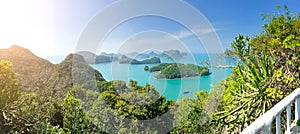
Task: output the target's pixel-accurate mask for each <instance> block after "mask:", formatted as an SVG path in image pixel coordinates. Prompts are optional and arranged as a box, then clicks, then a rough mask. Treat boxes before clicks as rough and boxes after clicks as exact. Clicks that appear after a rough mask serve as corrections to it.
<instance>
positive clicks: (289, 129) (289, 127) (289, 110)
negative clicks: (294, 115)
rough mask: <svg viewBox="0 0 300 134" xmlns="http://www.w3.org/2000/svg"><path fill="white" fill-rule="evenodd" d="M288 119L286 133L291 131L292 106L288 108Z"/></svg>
mask: <svg viewBox="0 0 300 134" xmlns="http://www.w3.org/2000/svg"><path fill="white" fill-rule="evenodd" d="M286 113H287V119H286V132H290V131H291V104H289V105H288V106H287V107H286Z"/></svg>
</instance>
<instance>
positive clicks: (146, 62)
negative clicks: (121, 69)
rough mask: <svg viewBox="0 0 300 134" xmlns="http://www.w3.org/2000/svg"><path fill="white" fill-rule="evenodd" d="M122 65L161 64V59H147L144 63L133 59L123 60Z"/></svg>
mask: <svg viewBox="0 0 300 134" xmlns="http://www.w3.org/2000/svg"><path fill="white" fill-rule="evenodd" d="M119 63H120V64H158V63H160V59H159V58H158V57H153V58H150V59H145V60H142V61H139V60H136V59H131V58H127V57H126V58H123V59H120V61H119Z"/></svg>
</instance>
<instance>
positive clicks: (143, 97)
mask: <svg viewBox="0 0 300 134" xmlns="http://www.w3.org/2000/svg"><path fill="white" fill-rule="evenodd" d="M110 84H111V85H110V86H109V88H108V89H107V90H106V91H104V92H103V93H102V95H101V96H102V98H103V99H104V100H105V102H106V103H107V104H108V106H109V107H110V108H112V109H113V111H114V112H113V113H114V116H117V117H120V118H118V119H119V120H116V118H115V119H112V120H110V121H112V122H115V124H117V125H116V127H117V128H124V129H121V130H119V132H123V131H124V132H130V133H132V132H134V131H137V132H142V133H145V132H148V133H153V132H158V133H159V132H162V131H164V130H165V129H167V128H170V127H171V125H172V121H173V118H172V116H170V117H169V118H167V119H166V120H159V119H158V118H156V117H159V116H161V115H163V114H165V113H167V112H168V111H169V109H170V108H171V107H172V106H173V104H174V102H173V101H166V98H165V97H163V96H161V95H160V94H159V92H158V91H156V90H155V89H154V87H153V86H151V85H149V84H147V85H146V86H144V87H143V86H138V84H137V82H136V81H133V80H131V81H130V82H129V84H128V87H127V86H126V84H125V82H123V81H113V82H111V83H110ZM105 111H106V110H105ZM106 114H107V113H106ZM102 119H103V117H102ZM128 119H129V120H130V122H127V123H126V120H127V121H128ZM149 119H154V120H156V124H155V125H157V126H153V124H136V126H130V125H129V126H128V124H132V125H133V124H135V122H136V121H138V120H149ZM125 128H127V129H125ZM128 128H131V129H128ZM159 128H162V129H159ZM114 132H115V130H114Z"/></svg>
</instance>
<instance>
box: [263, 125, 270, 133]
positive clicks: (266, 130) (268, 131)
mask: <svg viewBox="0 0 300 134" xmlns="http://www.w3.org/2000/svg"><path fill="white" fill-rule="evenodd" d="M270 133H271V124H269V125H268V126H265V127H264V128H263V129H262V134H270Z"/></svg>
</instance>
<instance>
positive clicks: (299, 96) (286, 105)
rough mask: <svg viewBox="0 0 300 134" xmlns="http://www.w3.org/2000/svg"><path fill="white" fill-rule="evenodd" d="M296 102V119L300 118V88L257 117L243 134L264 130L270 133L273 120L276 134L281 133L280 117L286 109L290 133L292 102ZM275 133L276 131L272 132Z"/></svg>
mask: <svg viewBox="0 0 300 134" xmlns="http://www.w3.org/2000/svg"><path fill="white" fill-rule="evenodd" d="M293 102H295V120H299V119H300V88H297V89H296V90H294V91H293V92H292V93H291V94H289V95H288V96H286V97H285V98H283V99H282V100H281V101H280V102H279V103H277V104H276V105H275V106H274V107H273V108H271V109H270V110H269V111H267V112H266V113H264V114H263V115H262V116H260V117H259V118H257V119H256V120H255V121H254V122H253V123H252V124H250V125H249V126H248V127H247V128H245V129H244V130H243V132H242V134H256V133H259V132H262V133H263V134H270V133H271V128H272V122H273V121H274V119H275V120H276V121H275V124H276V134H280V133H281V126H280V117H281V112H282V111H283V110H286V114H287V115H286V117H287V122H286V130H285V132H286V133H290V131H291V130H290V129H291V110H292V109H291V104H292V103H293ZM272 133H274V132H272Z"/></svg>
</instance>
